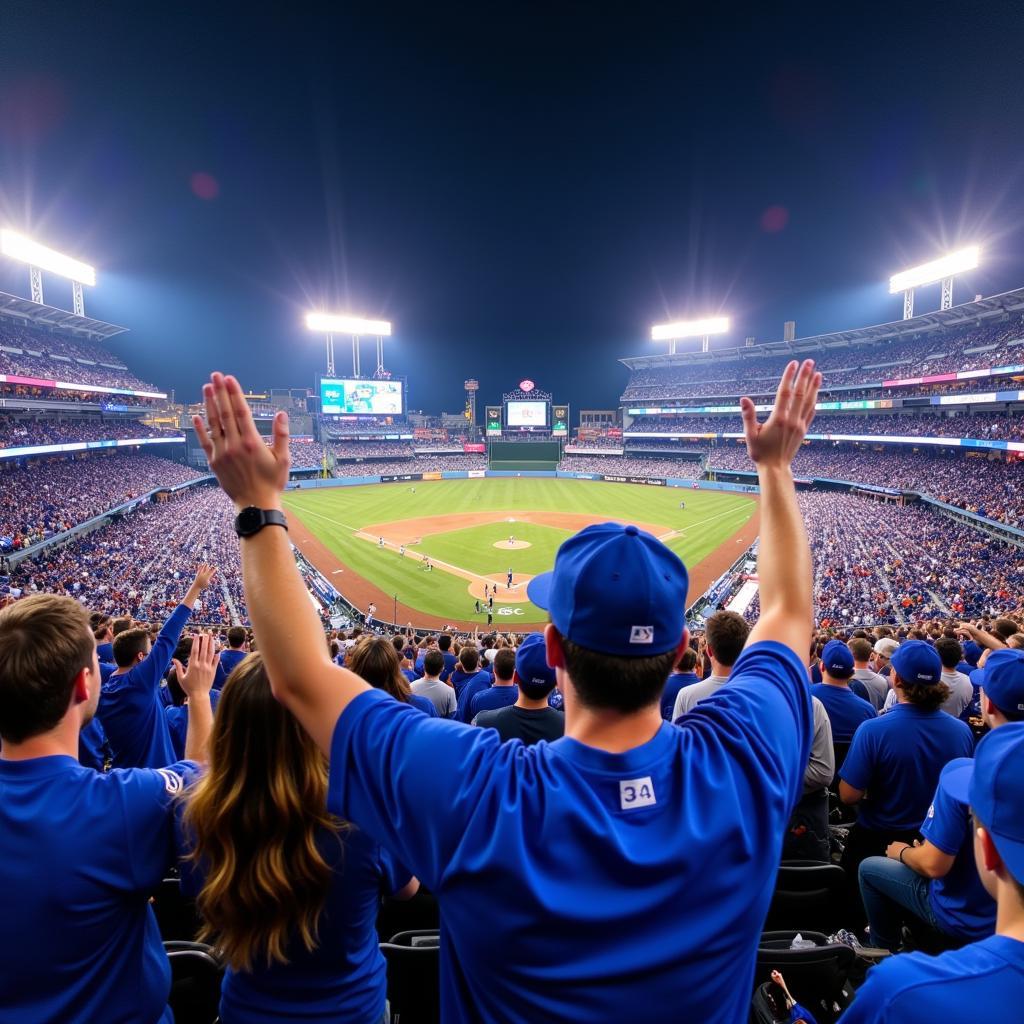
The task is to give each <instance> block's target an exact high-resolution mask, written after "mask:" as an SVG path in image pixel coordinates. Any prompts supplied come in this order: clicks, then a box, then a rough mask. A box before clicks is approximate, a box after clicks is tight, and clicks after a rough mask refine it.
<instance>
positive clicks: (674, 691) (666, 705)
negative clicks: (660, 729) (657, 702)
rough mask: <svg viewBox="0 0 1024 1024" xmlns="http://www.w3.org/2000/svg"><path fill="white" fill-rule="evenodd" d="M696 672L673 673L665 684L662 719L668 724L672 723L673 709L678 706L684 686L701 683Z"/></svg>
mask: <svg viewBox="0 0 1024 1024" xmlns="http://www.w3.org/2000/svg"><path fill="white" fill-rule="evenodd" d="M699 682H700V679H698V678H697V673H696V672H673V673H672V675H670V676H669V677H668V682H666V683H665V689H664V690H662V691H661V717H662V719H664V721H666V722H671V721H672V709H673V708H674V707H675V706H676V697H678V696H679V691H680V690H681V689H682V688H683V687H684V686H693V684H694V683H699Z"/></svg>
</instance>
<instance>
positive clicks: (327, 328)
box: [306, 313, 391, 377]
mask: <svg viewBox="0 0 1024 1024" xmlns="http://www.w3.org/2000/svg"><path fill="white" fill-rule="evenodd" d="M306 326H307V327H308V328H309V329H310V330H311V331H320V332H322V333H323V334H325V335H326V337H327V376H328V377H333V376H334V335H335V334H349V335H351V336H352V376H353V377H358V376H359V338H360V336H361V335H364V334H369V335H371V336H373V337H376V339H377V371H376V372H377V375H378V376H379V375H381V374H382V373H383V372H384V339H385V338H390V337H391V321H390V320H366V319H365V318H363V317H361V316H351V315H350V314H348V313H307V314H306Z"/></svg>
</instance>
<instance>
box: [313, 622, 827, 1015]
mask: <svg viewBox="0 0 1024 1024" xmlns="http://www.w3.org/2000/svg"><path fill="white" fill-rule="evenodd" d="M811 732H812V718H811V701H810V695H809V693H808V686H807V671H806V669H805V668H804V666H803V665H802V664H801V662H800V660H799V658H797V656H796V655H795V654H794V653H793V652H791V651H790V650H789V649H788V648H786V647H783V646H782V645H780V644H776V643H770V642H766V643H759V644H754V645H753V646H751V647H749V648H747V650H746V651H744V652H743V654H742V656H741V657H740V659H739V660H738V661H737V662H736V665H735V667H734V669H733V673H732V676H731V678H730V680H729V685H728V686H726V687H723V688H722V689H721V690H720V691H719V692H718V693H716V694H715V695H714V696H713V697H711V698H709V699H708V700H706V701H704V702H703V703H702V704H701V705H700V706H699V707H698V708H697V709H696V710H695V711H694V712H692V713H691V714H689V715H687V716H686V720H685V722H683V724H682V725H681V726H672V725H669V724H668V723H663V724H662V725H661V727H660V729H659V730H658V731H657V732H656V733H655V735H654V736H653V737H652V738H651V739H650V740H649V741H648V742H647V743H644V744H642V745H641V746H639V747H635V748H634V749H632V750H629V751H626V752H625V753H621V754H612V753H608V752H606V751H603V750H598V749H596V748H593V747H588V746H585V745H583V744H581V743H579V742H577V741H576V740H573V739H570V738H568V737H566V738H563V739H560V740H558V741H556V742H554V743H538V744H536V745H534V746H532V747H525V746H523V744H522V743H521V742H519V741H517V740H512V741H511V742H509V743H505V744H502V743H501V741H500V737H499V736H498V734H497V732H495V731H494V730H493V729H464V728H462V726H460V725H459V724H458V723H455V722H446V721H434V720H432V719H428V718H424V717H423V716H422V715H416V714H413V713H412V712H410V711H409V710H407V709H405V708H403V707H401V706H400V705H398V704H397V703H396V702H395V701H393V700H390V699H389V698H388V697H387V696H386V695H385V694H383V693H381V692H380V691H377V690H371V691H368V692H366V693H362V694H360V695H359V696H358V697H357V698H356V699H355V700H353V701H352V703H351V704H350V705H349V706H348V707H347V708H346V710H345V712H344V713H343V714H342V715H341V716H340V718H339V719H338V723H337V726H336V727H335V731H334V737H333V742H332V750H331V759H330V764H331V775H330V798H329V805H330V808H331V810H332V811H333V812H334V813H335V814H338V815H340V816H341V817H343V818H345V819H346V820H348V821H353V822H355V823H356V824H358V825H359V826H360V827H361V828H363V829H365V830H366V831H367V832H368V833H370V835H372V836H373V837H374V838H375V839H376V840H377V841H378V842H380V843H381V844H382V845H384V846H385V847H387V848H388V849H390V850H392V851H393V852H394V853H395V855H396V856H397V857H398V859H399V860H400V861H401V862H402V863H403V864H407V865H408V866H409V868H410V870H412V872H413V873H414V874H415V875H416V876H417V877H418V878H420V879H421V880H422V881H423V882H424V884H425V885H427V886H428V887H429V888H430V889H431V890H432V891H433V892H434V893H435V894H436V895H437V898H438V901H439V903H440V906H441V914H442V917H443V920H444V927H443V928H442V930H441V942H442V950H441V1015H442V1019H444V1020H446V1021H469V1020H473V1021H487V1022H490V1021H507V1020H508V1019H509V1015H510V1014H512V1013H514V1015H515V1016H516V1018H517V1019H520V1020H538V1021H539V1020H572V1021H574V1022H580V1024H587V1022H590V1021H609V1020H622V1021H625V1020H632V1019H635V1017H636V1012H637V1007H638V1006H642V1007H644V1020H645V1021H647V1022H652V1024H658V1022H662V1021H665V1022H668V1021H672V1022H675V1021H678V1020H680V1019H683V1018H685V1019H687V1020H705V1019H706V1020H723V1021H726V1020H728V1021H736V1020H746V1017H747V1012H748V1008H749V1005H750V993H751V991H752V989H753V981H754V961H755V954H756V950H757V943H758V939H759V938H760V934H761V925H762V923H763V921H764V917H765V914H766V912H767V909H768V904H769V902H770V901H771V895H772V890H773V887H774V883H775V874H776V870H777V866H778V860H779V855H780V852H781V848H782V837H783V833H784V831H785V828H786V823H787V821H788V820H789V815H790V812H791V810H792V808H793V806H794V804H795V803H796V802H797V799H798V798H799V796H800V793H801V790H802V787H803V775H804V771H805V769H806V767H807V761H808V756H809V752H810V741H811ZM438 779H449V780H452V785H444V786H439V785H438V784H437V780H438ZM453 787H454V788H453ZM612 939H613V940H614V941H613V940H612Z"/></svg>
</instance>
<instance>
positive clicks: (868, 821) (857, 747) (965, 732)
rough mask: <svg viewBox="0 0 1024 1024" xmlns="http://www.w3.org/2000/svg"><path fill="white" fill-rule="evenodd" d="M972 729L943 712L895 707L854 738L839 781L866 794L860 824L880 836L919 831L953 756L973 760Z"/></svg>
mask: <svg viewBox="0 0 1024 1024" xmlns="http://www.w3.org/2000/svg"><path fill="white" fill-rule="evenodd" d="M973 753H974V737H973V736H972V734H971V730H970V729H969V728H968V727H967V726H966V725H964V723H963V722H960V721H958V720H957V719H955V718H953V717H952V716H951V715H947V714H946V712H945V711H925V710H923V709H922V708H918V707H915V706H914V705H913V704H897V705H896V706H895V707H893V708H891V709H890V710H889V711H887V712H886V713H885V714H884V715H882V716H881V717H880V718H875V719H873V720H872V721H870V722H865V723H864V724H863V725H861V726H860V727H859V728H858V729H857V731H856V732H855V733H854V734H853V742H852V743H851V744H850V752H849V753H848V754H847V755H846V760H845V761H844V762H843V767H842V768H841V769H840V771H839V776H840V778H841V779H842V780H843V781H844V782H846V783H847V785H849V786H852V787H853V788H854V789H862V790H865V791H866V793H865V797H864V799H863V800H862V801H861V802H860V804H859V805H858V812H857V815H858V816H857V821H858V823H859V824H861V825H863V826H864V828H869V829H875V830H877V831H909V830H910V829H916V828H920V826H921V822H922V821H924V819H925V815H926V814H927V813H928V806H929V804H931V802H932V794H933V793H934V792H935V786H936V784H937V783H938V781H939V774H940V773H941V771H942V769H943V767H944V766H945V765H946V763H947V762H948V761H952V760H953V758H954V757H971V756H972V755H973Z"/></svg>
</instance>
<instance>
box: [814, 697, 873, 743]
mask: <svg viewBox="0 0 1024 1024" xmlns="http://www.w3.org/2000/svg"><path fill="white" fill-rule="evenodd" d="M861 685H862V686H863V684H861ZM811 696H812V697H817V698H818V700H820V701H821V703H822V704H824V705H825V711H826V713H827V714H828V721H829V725H831V726H832V739H833V741H834V742H836V743H849V741H850V740H852V739H853V734H854V733H855V732H856V731H857V726H859V725H861V724H862V723H863V722H869V721H870V720H871V719H872V718H877V717H878V715H877V712H876V711H875V706H874V705H873V704H871V703H869V702H868V701H866V700H861V698H860V697H858V696H857V695H856V694H855V693H853V692H851V691H850V690H849V689H847V688H846V687H845V686H830V685H829V684H828V683H818V684H817V685H816V686H812V687H811Z"/></svg>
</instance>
